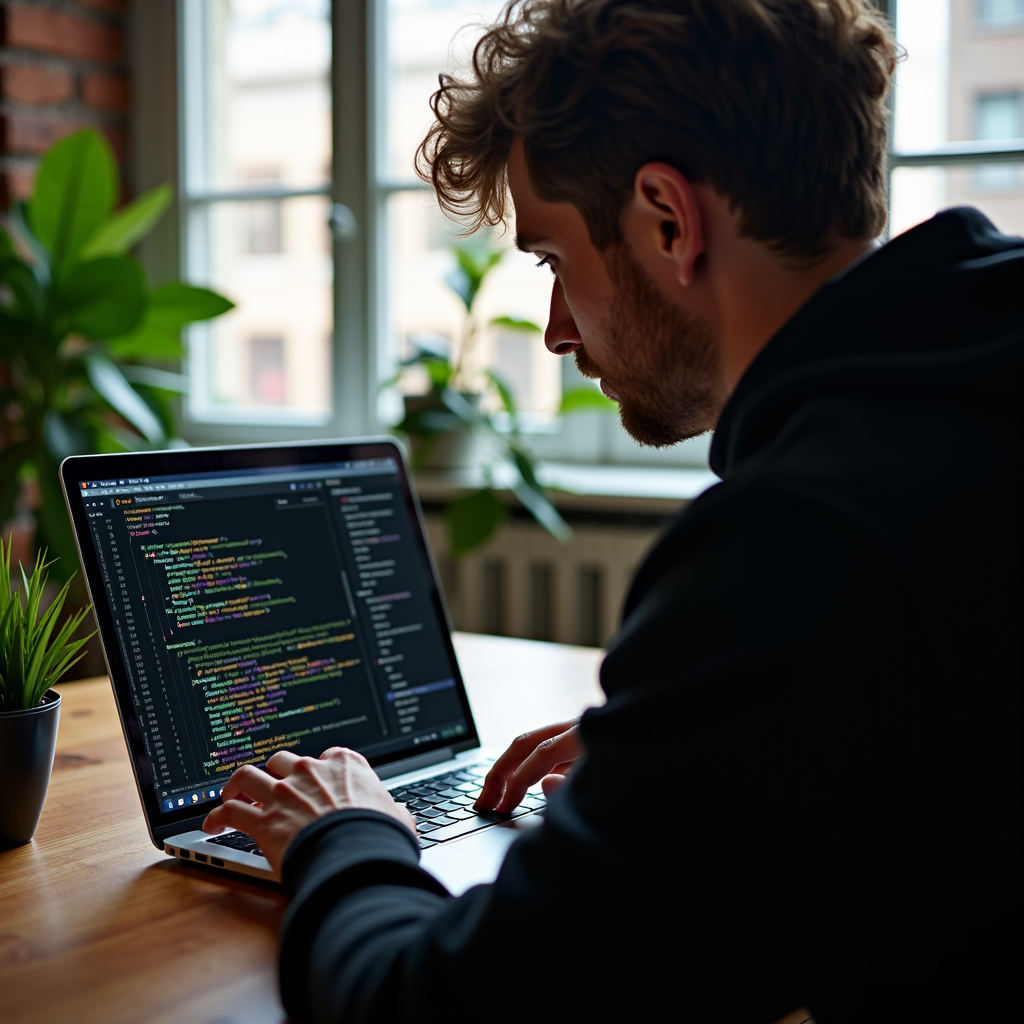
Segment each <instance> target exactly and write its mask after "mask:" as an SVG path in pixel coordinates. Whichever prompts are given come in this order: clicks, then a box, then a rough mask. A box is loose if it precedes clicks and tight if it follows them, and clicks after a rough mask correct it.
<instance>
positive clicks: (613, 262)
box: [576, 244, 726, 448]
mask: <svg viewBox="0 0 1024 1024" xmlns="http://www.w3.org/2000/svg"><path fill="white" fill-rule="evenodd" d="M605 263H606V265H607V267H608V273H609V276H610V277H611V280H612V285H613V288H614V294H613V301H612V306H611V313H610V314H609V316H608V319H607V321H606V322H605V325H604V334H605V336H606V337H607V339H608V341H609V343H610V344H609V353H610V354H609V356H608V358H607V359H606V360H605V365H604V366H598V365H597V363H596V362H595V361H594V360H593V359H592V358H591V357H590V356H589V355H588V354H587V353H586V351H585V349H582V348H580V349H577V351H576V366H577V367H578V368H579V371H580V373H582V374H583V376H584V377H591V378H595V379H596V378H605V377H607V380H608V382H609V386H612V387H614V389H615V392H616V394H617V396H618V403H619V419H620V420H621V422H622V426H623V429H625V431H626V432H627V433H628V434H629V435H630V437H632V438H633V439H634V440H635V441H638V442H639V443H640V444H642V445H647V446H650V447H652V448H667V447H669V446H670V445H673V444H676V443H678V442H679V441H685V440H686V439H687V438H689V437H696V436H698V435H699V434H706V433H707V432H708V431H709V430H712V429H713V428H714V426H715V423H716V422H717V421H718V415H719V413H720V412H721V411H722V406H723V405H724V404H725V398H726V389H725V385H724V383H723V381H722V376H721V370H720V368H719V358H718V339H717V337H716V335H715V332H714V329H713V328H712V326H711V324H709V323H708V322H707V321H706V320H705V319H703V318H702V317H699V316H696V315H694V314H693V313H690V312H688V311H687V310H685V309H680V308H679V307H678V306H676V305H674V304H673V303H671V302H670V301H669V300H668V299H666V298H665V296H663V295H662V294H661V292H659V291H658V289H657V287H656V286H655V284H654V282H653V281H652V280H651V279H650V278H649V277H648V276H647V273H646V272H645V271H644V269H643V267H641V266H640V264H639V263H638V262H637V261H636V260H635V259H634V258H633V255H632V253H630V252H629V250H628V249H627V247H626V246H625V245H624V244H620V245H614V246H612V247H611V248H610V249H609V250H608V251H607V253H606V254H605Z"/></svg>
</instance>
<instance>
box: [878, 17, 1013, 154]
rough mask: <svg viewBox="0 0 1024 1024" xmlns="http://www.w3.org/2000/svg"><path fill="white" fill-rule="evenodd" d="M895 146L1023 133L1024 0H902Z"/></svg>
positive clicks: (904, 148) (904, 149) (919, 147)
mask: <svg viewBox="0 0 1024 1024" xmlns="http://www.w3.org/2000/svg"><path fill="white" fill-rule="evenodd" d="M896 35H897V37H898V39H899V41H900V43H901V44H902V45H903V47H904V48H905V49H906V52H907V59H906V60H905V61H904V62H902V63H901V64H900V65H899V68H898V70H897V74H896V111H895V123H894V132H893V137H894V148H895V149H896V151H897V152H900V153H912V152H921V151H925V150H929V149H933V148H935V147H937V146H941V145H943V144H944V143H946V142H959V141H971V140H979V141H982V140H994V139H1006V138H1020V136H1021V134H1022V125H1021V114H1020V96H1021V92H1022V91H1024V0H899V2H898V3H897V5H896Z"/></svg>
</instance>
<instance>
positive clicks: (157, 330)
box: [105, 314, 185, 360]
mask: <svg viewBox="0 0 1024 1024" xmlns="http://www.w3.org/2000/svg"><path fill="white" fill-rule="evenodd" d="M105 347H106V350H107V351H108V352H109V353H110V354H111V355H112V356H114V357H115V358H117V359H159V360H164V359H168V360H169V359H179V358H180V357H181V356H183V355H184V354H185V346H184V345H182V343H181V334H180V329H179V328H174V329H173V330H166V329H164V328H161V327H154V326H153V325H152V324H147V323H146V317H145V314H143V317H142V323H141V324H140V325H139V326H138V327H136V328H135V330H134V331H129V332H128V333H127V334H120V335H118V336H117V337H116V338H108V339H107V340H106V342H105Z"/></svg>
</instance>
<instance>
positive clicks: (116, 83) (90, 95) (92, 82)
mask: <svg viewBox="0 0 1024 1024" xmlns="http://www.w3.org/2000/svg"><path fill="white" fill-rule="evenodd" d="M82 102H83V103H84V104H85V105H86V106H87V107H95V108H96V109H97V110H114V111H125V110H127V109H128V104H129V102H130V96H129V92H128V79H127V78H125V76H124V75H108V74H106V73H104V72H102V71H92V72H90V73H89V74H87V75H86V76H85V77H84V78H83V79H82Z"/></svg>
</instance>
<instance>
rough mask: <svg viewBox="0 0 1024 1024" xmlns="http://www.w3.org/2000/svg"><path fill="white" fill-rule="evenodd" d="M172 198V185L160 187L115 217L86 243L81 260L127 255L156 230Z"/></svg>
mask: <svg viewBox="0 0 1024 1024" xmlns="http://www.w3.org/2000/svg"><path fill="white" fill-rule="evenodd" d="M171 195H172V190H171V186H170V185H158V186H157V187H156V188H154V189H150V191H149V192H147V193H145V195H141V196H139V197H138V199H135V200H133V201H132V202H130V203H129V204H128V205H127V206H124V207H122V208H121V209H120V210H117V211H115V212H114V213H112V214H111V215H110V217H108V218H107V220H106V221H105V222H104V223H102V224H101V225H100V226H99V227H98V228H97V229H96V231H95V232H94V233H93V235H92V237H91V238H90V239H89V241H88V242H86V243H85V247H84V248H83V249H82V251H81V254H80V255H81V258H82V259H86V260H89V259H95V258H96V257H97V256H120V255H121V254H122V253H125V252H127V251H128V250H129V249H130V248H131V247H132V246H133V245H135V243H136V242H138V241H140V240H141V239H143V238H145V237H146V235H148V234H149V232H150V231H151V230H152V229H153V227H154V226H155V225H156V222H157V221H158V220H159V219H160V218H161V217H162V216H163V214H164V210H166V209H167V205H168V204H169V203H170V201H171Z"/></svg>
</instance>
